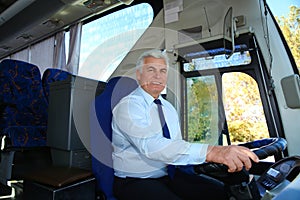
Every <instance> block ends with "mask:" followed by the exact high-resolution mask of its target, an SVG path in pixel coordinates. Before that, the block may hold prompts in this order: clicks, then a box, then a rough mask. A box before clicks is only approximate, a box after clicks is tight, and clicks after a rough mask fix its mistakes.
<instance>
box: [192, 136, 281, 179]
mask: <svg viewBox="0 0 300 200" xmlns="http://www.w3.org/2000/svg"><path fill="white" fill-rule="evenodd" d="M286 145H287V142H286V140H285V139H283V138H267V139H262V140H255V141H253V142H247V143H243V144H239V146H244V147H247V148H249V149H255V150H253V152H254V153H255V154H256V155H257V157H258V158H259V159H265V158H267V157H268V156H272V155H276V154H278V153H281V152H282V151H283V150H284V149H285V148H286ZM194 170H195V172H196V173H198V174H206V175H208V176H211V177H214V178H216V179H219V180H222V181H223V182H227V183H229V184H232V183H236V182H243V181H247V182H248V179H249V174H248V172H247V170H245V169H243V170H242V171H240V172H236V173H229V172H228V167H227V166H226V165H224V164H219V163H212V162H208V163H204V164H200V165H197V166H195V167H194Z"/></svg>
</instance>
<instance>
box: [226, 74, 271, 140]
mask: <svg viewBox="0 0 300 200" xmlns="http://www.w3.org/2000/svg"><path fill="white" fill-rule="evenodd" d="M222 85H223V103H224V109H225V115H226V120H227V126H228V130H229V134H230V139H231V142H232V143H233V144H234V143H240V142H248V141H253V140H257V139H262V138H267V137H269V132H268V127H267V123H266V118H265V114H264V111H263V106H262V101H261V98H260V94H259V90H258V86H257V83H256V81H255V80H254V79H253V78H252V77H251V76H249V75H247V74H245V73H242V72H230V73H225V74H223V76H222Z"/></svg>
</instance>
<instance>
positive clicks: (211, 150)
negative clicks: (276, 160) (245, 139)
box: [206, 145, 259, 172]
mask: <svg viewBox="0 0 300 200" xmlns="http://www.w3.org/2000/svg"><path fill="white" fill-rule="evenodd" d="M251 160H253V161H254V162H259V159H258V157H257V156H256V155H255V154H254V153H253V152H252V151H251V150H250V149H248V148H246V147H242V146H236V145H230V146H208V149H207V154H206V162H214V163H221V164H224V165H227V166H228V172H237V171H241V170H242V169H243V167H244V166H245V168H246V170H249V169H250V168H251V165H252V164H251Z"/></svg>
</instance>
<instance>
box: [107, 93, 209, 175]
mask: <svg viewBox="0 0 300 200" xmlns="http://www.w3.org/2000/svg"><path fill="white" fill-rule="evenodd" d="M159 99H160V100H161V102H162V109H163V112H164V116H165V120H166V123H167V125H168V128H169V131H170V136H171V139H167V138H165V137H164V136H163V133H162V127H161V124H160V120H159V115H158V110H157V105H156V104H155V103H154V102H153V101H154V98H153V97H152V96H151V95H149V94H148V93H147V92H145V91H144V90H143V89H142V88H141V87H138V88H137V89H136V90H134V91H133V92H132V93H131V94H129V95H128V96H126V97H124V98H123V99H122V100H121V101H120V102H119V103H118V104H117V105H116V107H115V108H114V110H113V119H112V130H113V134H112V143H113V147H114V152H113V155H112V157H113V167H114V170H115V175H116V176H118V177H122V178H125V177H138V178H158V177H162V176H165V175H167V172H166V165H168V164H173V165H188V164H191V165H192V164H200V163H203V162H204V161H205V159H206V151H207V147H208V145H207V144H194V143H189V142H186V141H184V140H183V139H182V135H181V130H180V125H179V120H178V114H177V112H176V110H175V108H174V107H173V106H172V104H171V103H169V102H168V101H166V100H164V99H163V98H162V97H161V96H160V97H159Z"/></svg>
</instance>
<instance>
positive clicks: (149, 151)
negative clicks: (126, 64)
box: [112, 49, 258, 200]
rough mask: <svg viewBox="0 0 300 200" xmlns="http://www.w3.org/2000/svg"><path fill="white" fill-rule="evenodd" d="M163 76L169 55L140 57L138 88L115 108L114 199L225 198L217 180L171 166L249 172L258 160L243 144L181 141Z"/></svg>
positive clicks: (154, 52) (156, 52)
mask: <svg viewBox="0 0 300 200" xmlns="http://www.w3.org/2000/svg"><path fill="white" fill-rule="evenodd" d="M167 75H168V57H167V55H166V54H165V53H164V52H162V51H160V50H155V49H154V50H150V51H147V52H145V53H143V54H142V55H141V56H140V58H139V59H138V61H137V65H136V78H137V80H138V83H139V87H138V88H137V89H136V90H134V91H133V92H132V93H131V94H129V95H128V96H126V97H125V98H123V99H122V100H121V101H120V102H119V104H118V105H117V106H116V107H115V108H114V110H113V120H112V129H113V139H112V140H113V146H114V152H113V167H114V170H115V183H114V192H115V195H116V197H117V198H118V199H131V200H132V199H139V200H140V199H143V200H144V199H169V200H171V199H172V200H173V199H174V200H175V199H189V200H190V199H201V198H204V199H205V198H209V199H226V193H225V190H224V188H223V186H222V184H220V183H219V182H217V181H211V180H208V179H205V178H203V177H200V176H197V175H196V174H195V175H192V174H187V173H183V172H181V170H180V168H179V167H177V168H176V167H175V166H185V165H197V164H201V163H203V162H215V163H222V164H225V165H227V166H228V171H229V172H235V171H240V170H241V169H242V168H243V167H245V168H246V169H250V167H251V160H253V161H254V162H258V158H257V156H256V155H255V154H254V153H253V152H251V151H250V150H249V149H247V148H245V147H241V146H211V145H208V144H194V143H193V144H192V143H189V142H186V141H185V140H183V139H182V135H181V130H180V125H179V119H178V114H177V112H176V110H175V108H174V107H173V106H172V105H171V103H169V102H168V101H166V100H165V99H163V98H162V96H161V92H162V91H163V90H164V88H165V86H166V83H167ZM168 170H169V171H168ZM174 171H175V172H174ZM168 174H169V176H168ZM170 174H171V175H170Z"/></svg>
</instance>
